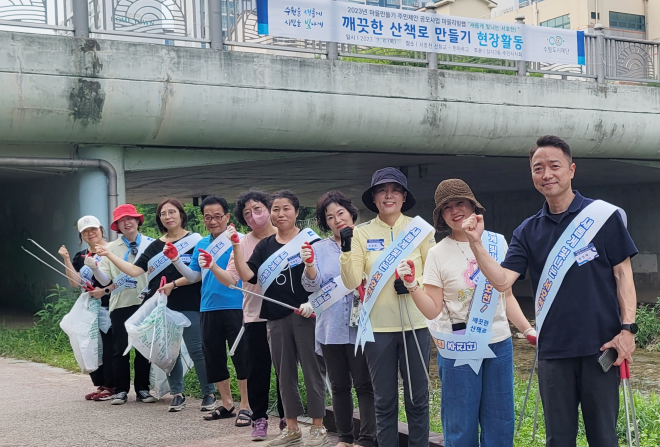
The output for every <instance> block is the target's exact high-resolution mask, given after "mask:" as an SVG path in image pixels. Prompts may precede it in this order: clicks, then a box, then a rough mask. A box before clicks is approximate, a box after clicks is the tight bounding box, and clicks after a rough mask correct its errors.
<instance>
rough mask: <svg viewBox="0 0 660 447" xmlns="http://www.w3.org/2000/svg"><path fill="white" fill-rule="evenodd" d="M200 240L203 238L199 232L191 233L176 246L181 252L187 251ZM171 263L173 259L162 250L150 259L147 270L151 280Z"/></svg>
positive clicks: (176, 243)
mask: <svg viewBox="0 0 660 447" xmlns="http://www.w3.org/2000/svg"><path fill="white" fill-rule="evenodd" d="M200 240H202V236H200V235H199V233H190V234H189V235H188V236H186V237H184V238H183V239H180V240H179V241H178V242H175V243H174V246H175V247H176V250H177V251H178V252H179V253H185V252H186V251H188V250H190V247H194V246H195V244H197V242H199V241H200ZM140 245H142V244H140ZM171 263H172V261H170V260H169V258H168V257H167V256H165V254H164V253H162V252H161V253H159V254H157V255H156V256H154V257H153V258H151V259H149V263H148V266H149V268H148V270H147V273H148V275H149V281H151V280H152V279H153V278H155V277H156V276H158V274H159V273H160V272H162V271H163V270H165V268H166V267H167V266H168V265H170V264H171Z"/></svg>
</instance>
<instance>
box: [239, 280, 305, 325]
mask: <svg viewBox="0 0 660 447" xmlns="http://www.w3.org/2000/svg"><path fill="white" fill-rule="evenodd" d="M229 288H230V289H234V290H240V291H241V292H244V293H249V294H250V295H254V296H256V297H258V298H261V299H262V300H265V301H270V302H271V303H274V304H277V305H279V306H282V307H286V308H287V309H291V310H292V311H293V313H294V314H298V315H300V309H298V308H297V307H293V306H290V305H288V304H286V303H283V302H281V301H277V300H274V299H272V298H268V297H267V296H263V295H260V294H258V293H255V292H251V291H249V290H246V289H242V288H240V287H237V286H229ZM310 316H311V317H313V318H316V315H315V314H314V313H312V315H310Z"/></svg>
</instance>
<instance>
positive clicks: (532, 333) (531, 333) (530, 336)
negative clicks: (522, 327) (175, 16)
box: [523, 327, 536, 346]
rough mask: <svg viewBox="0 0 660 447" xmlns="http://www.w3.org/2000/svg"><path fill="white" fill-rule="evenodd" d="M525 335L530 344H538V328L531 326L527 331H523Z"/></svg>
mask: <svg viewBox="0 0 660 447" xmlns="http://www.w3.org/2000/svg"><path fill="white" fill-rule="evenodd" d="M523 335H524V336H525V338H526V339H527V341H528V342H529V344H530V345H533V346H536V329H534V328H533V327H530V328H529V329H527V330H526V331H525V332H523Z"/></svg>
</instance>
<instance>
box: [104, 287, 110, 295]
mask: <svg viewBox="0 0 660 447" xmlns="http://www.w3.org/2000/svg"><path fill="white" fill-rule="evenodd" d="M103 291H104V292H105V294H106V295H107V294H109V293H110V287H106V288H105V289H103Z"/></svg>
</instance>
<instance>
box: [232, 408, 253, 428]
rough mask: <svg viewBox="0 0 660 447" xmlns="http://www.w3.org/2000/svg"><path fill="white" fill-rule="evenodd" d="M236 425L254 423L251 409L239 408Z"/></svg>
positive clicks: (242, 425) (241, 425) (245, 425)
mask: <svg viewBox="0 0 660 447" xmlns="http://www.w3.org/2000/svg"><path fill="white" fill-rule="evenodd" d="M234 425H235V426H236V427H249V426H250V425H252V413H250V410H239V411H238V415H237V416H236V422H235V423H234Z"/></svg>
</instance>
